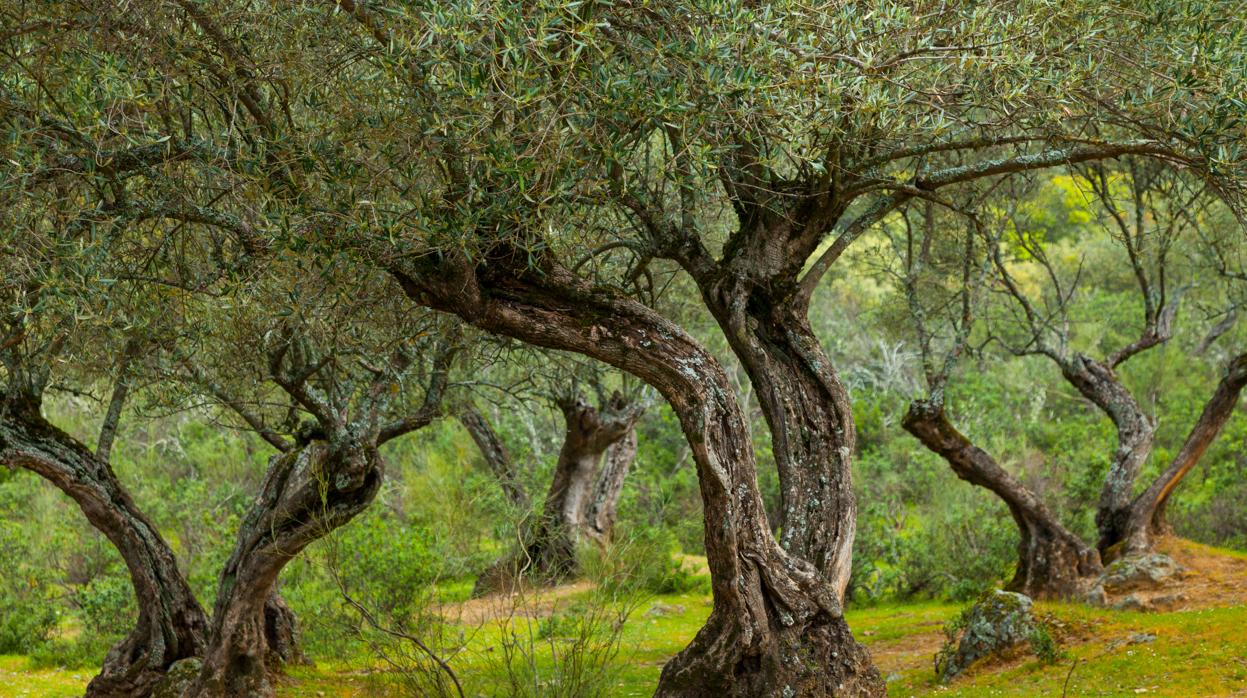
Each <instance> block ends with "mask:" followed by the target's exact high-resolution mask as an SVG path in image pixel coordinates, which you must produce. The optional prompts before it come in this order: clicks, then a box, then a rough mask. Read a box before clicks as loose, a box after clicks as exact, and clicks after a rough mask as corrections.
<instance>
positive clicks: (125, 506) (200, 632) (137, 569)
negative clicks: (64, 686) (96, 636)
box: [0, 405, 208, 698]
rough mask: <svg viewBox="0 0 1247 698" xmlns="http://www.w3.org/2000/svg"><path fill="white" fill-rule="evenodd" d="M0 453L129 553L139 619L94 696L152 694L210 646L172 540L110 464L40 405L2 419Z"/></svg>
mask: <svg viewBox="0 0 1247 698" xmlns="http://www.w3.org/2000/svg"><path fill="white" fill-rule="evenodd" d="M0 458H2V459H3V461H4V463H6V464H7V465H9V466H10V467H14V466H16V467H22V468H26V469H28V470H31V471H33V472H35V473H37V474H39V475H40V476H42V477H43V478H44V479H46V480H48V481H49V482H51V483H52V484H53V485H55V486H56V487H57V488H58V489H60V490H61V491H62V492H64V493H65V494H66V495H68V496H69V497H70V498H71V499H73V500H74V502H75V503H76V504H77V505H78V507H79V508H80V509H81V510H82V513H83V514H85V515H86V517H87V520H88V521H90V522H91V525H92V526H94V527H95V528H96V529H97V530H99V531H100V532H101V533H103V534H104V536H105V537H107V538H108V540H109V541H110V542H112V544H113V545H114V546H116V548H117V551H118V552H119V553H120V554H121V558H122V560H124V561H125V564H126V569H127V570H128V571H129V573H130V581H131V583H132V584H133V586H134V594H135V598H136V600H137V605H138V612H139V614H138V622H137V623H136V624H135V627H134V628H133V629H132V630H131V631H130V633H129V634H128V635H127V636H126V637H125V639H123V640H122V641H121V642H119V643H118V644H117V645H116V646H114V647H113V648H112V649H110V650H109V652H108V655H107V657H105V659H104V665H103V667H102V669H101V671H100V673H99V675H98V676H96V677H95V678H93V679H92V680H91V683H90V684H89V685H88V686H87V695H88V696H117V697H118V698H120V697H122V696H125V697H126V698H129V697H131V696H146V695H148V694H149V693H150V691H151V689H152V686H153V685H154V684H155V683H156V682H157V681H159V680H160V679H161V678H162V677H163V676H164V673H165V671H166V670H167V669H168V668H169V665H170V664H172V663H174V662H176V661H177V660H179V659H184V658H187V657H194V656H197V655H199V654H201V653H202V652H203V649H204V640H205V637H206V634H207V628H208V621H207V618H206V616H205V615H204V611H203V608H202V607H201V606H200V605H199V602H198V601H197V600H196V599H195V596H194V594H192V593H191V590H190V586H189V585H188V584H187V583H186V579H185V578H184V577H183V576H182V573H181V572H180V571H179V570H178V567H177V560H176V558H175V557H174V555H173V551H172V550H171V549H170V548H169V545H168V543H166V542H165V540H164V538H162V537H161V535H160V532H159V531H157V530H156V527H155V525H154V524H152V522H151V521H150V520H149V519H148V518H147V517H146V516H145V515H144V514H143V513H142V512H141V511H140V510H139V509H138V507H137V506H136V505H135V503H134V500H133V499H132V498H131V497H130V494H129V493H128V492H127V491H126V489H125V488H124V487H123V486H122V485H121V483H120V482H119V481H118V480H117V476H116V475H115V474H114V473H113V470H112V468H111V467H110V466H109V464H108V463H107V462H105V461H103V460H101V459H99V458H97V457H96V456H95V454H93V453H91V451H90V450H88V449H87V448H86V447H85V446H84V445H82V444H81V443H79V442H78V441H77V440H76V439H74V438H73V437H71V436H69V435H68V434H66V433H65V432H63V431H61V430H60V429H57V428H56V427H54V426H52V425H51V424H49V423H48V422H47V421H45V420H44V419H43V418H42V416H40V415H39V411H38V407H37V406H28V407H26V408H24V409H23V407H22V406H20V405H19V406H13V407H11V408H10V409H9V410H8V411H7V412H6V413H5V414H4V418H3V419H2V420H0Z"/></svg>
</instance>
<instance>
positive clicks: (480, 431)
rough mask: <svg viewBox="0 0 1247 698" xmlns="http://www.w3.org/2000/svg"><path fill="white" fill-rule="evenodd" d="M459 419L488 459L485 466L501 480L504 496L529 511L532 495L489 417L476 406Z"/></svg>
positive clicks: (461, 414)
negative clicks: (529, 497)
mask: <svg viewBox="0 0 1247 698" xmlns="http://www.w3.org/2000/svg"><path fill="white" fill-rule="evenodd" d="M457 416H458V418H459V423H460V424H462V425H463V428H464V429H466V430H467V432H468V435H469V436H471V437H472V441H473V442H474V443H475V444H476V447H477V448H478V449H479V450H480V452H481V457H483V458H484V459H485V465H486V466H487V467H488V468H489V470H490V472H492V473H493V474H494V477H495V478H497V480H498V484H499V486H501V487H502V492H503V494H505V495H506V497H507V499H508V500H509V501H510V502H511V503H512V504H514V505H515V506H516V507H518V508H520V509H526V508H527V507H528V494H527V493H525V492H524V487H523V485H521V484H520V480H519V473H518V472H517V471H518V469H517V467H516V464H515V461H514V460H513V459H512V458H511V453H510V452H509V451H507V447H506V444H504V443H503V442H502V437H500V436H499V435H498V432H496V431H494V428H493V427H492V426H490V424H489V420H488V419H486V418H485V415H483V414H481V412H480V410H478V409H476V407H475V406H473V405H468V406H467V407H465V408H463V409H462V410H460V411H459V414H458V415H457Z"/></svg>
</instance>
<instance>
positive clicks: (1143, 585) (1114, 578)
mask: <svg viewBox="0 0 1247 698" xmlns="http://www.w3.org/2000/svg"><path fill="white" fill-rule="evenodd" d="M1184 570H1185V568H1184V567H1182V565H1179V564H1178V563H1177V562H1176V561H1175V560H1174V559H1173V558H1171V557H1169V556H1168V555H1162V554H1160V553H1148V554H1147V555H1130V556H1127V557H1123V558H1120V559H1117V560H1114V561H1113V562H1112V564H1110V565H1109V566H1108V567H1106V568H1105V569H1104V574H1103V575H1102V576H1101V577H1100V583H1101V585H1102V586H1103V587H1104V589H1105V591H1107V592H1109V593H1110V594H1121V593H1126V592H1130V591H1136V590H1139V589H1155V588H1156V587H1159V586H1161V585H1162V584H1164V583H1165V582H1167V581H1169V580H1170V579H1172V578H1173V577H1175V576H1177V575H1178V574H1180V573H1181V572H1183V571H1184Z"/></svg>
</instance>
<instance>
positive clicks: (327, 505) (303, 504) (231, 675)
mask: <svg viewBox="0 0 1247 698" xmlns="http://www.w3.org/2000/svg"><path fill="white" fill-rule="evenodd" d="M382 474H383V465H382V462H381V457H380V454H379V453H378V452H377V450H376V448H375V446H372V445H367V444H362V443H361V442H360V441H359V440H358V439H353V438H347V439H343V440H341V441H340V442H335V443H327V442H324V441H313V442H311V443H309V444H306V445H304V446H302V447H300V448H296V449H293V450H291V451H289V452H287V453H282V454H280V455H277V456H274V457H273V459H272V460H271V461H270V463H269V470H268V475H267V476H266V478H265V480H264V485H263V487H262V488H261V491H260V494H259V496H258V497H257V498H256V500H255V502H254V503H253V504H252V506H251V509H250V510H249V511H248V513H247V516H246V518H245V519H244V521H243V523H242V526H241V527H240V529H239V532H238V539H237V542H236V543H235V546H234V551H233V553H232V554H231V555H230V557H229V560H228V561H226V563H225V568H224V569H223V570H222V572H221V582H220V587H219V590H218V592H217V601H216V606H215V609H214V612H213V617H212V632H211V635H210V638H211V639H210V641H209V644H208V647H207V649H206V651H205V652H204V656H203V667H202V669H201V670H200V674H199V677H198V678H197V679H196V682H195V684H194V685H193V686H192V687H191V689H190V690H189V691H188V692H187V694H186V696H187V698H224V697H226V696H271V695H273V688H272V685H271V684H270V682H269V676H268V666H267V665H268V660H269V656H270V654H274V653H275V654H280V652H281V651H282V650H281V648H280V647H273V646H272V645H271V644H270V637H272V635H270V632H269V627H270V620H271V619H272V620H280V619H281V617H282V616H283V615H285V614H284V613H283V612H282V611H281V610H280V609H276V608H273V607H272V604H271V603H270V602H271V599H272V596H273V591H274V588H275V585H276V582H277V577H278V575H279V574H280V572H281V570H282V568H283V567H285V565H286V563H288V562H289V561H290V560H291V559H293V558H294V556H295V555H297V554H298V553H299V552H300V551H301V550H303V548H305V547H307V545H308V544H310V543H311V542H313V541H315V540H317V539H319V538H322V537H324V536H326V535H328V534H329V533H330V532H331V531H333V530H334V529H336V528H338V527H340V526H342V525H344V524H346V523H347V522H349V521H350V520H351V519H353V518H354V517H355V516H356V515H358V514H359V513H360V512H362V511H363V510H364V509H365V508H366V507H367V506H368V504H369V503H371V502H372V499H373V497H375V496H376V493H377V489H378V488H379V487H380V484H381V477H382ZM277 636H278V637H280V633H278V634H277ZM277 641H280V640H277Z"/></svg>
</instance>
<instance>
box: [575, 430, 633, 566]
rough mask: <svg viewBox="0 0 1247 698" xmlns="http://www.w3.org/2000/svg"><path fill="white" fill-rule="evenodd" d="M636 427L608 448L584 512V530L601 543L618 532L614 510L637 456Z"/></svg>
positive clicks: (616, 508) (617, 505)
mask: <svg viewBox="0 0 1247 698" xmlns="http://www.w3.org/2000/svg"><path fill="white" fill-rule="evenodd" d="M636 451H637V439H636V429H635V428H631V429H628V431H627V433H625V434H624V435H623V437H622V438H620V439H619V440H618V441H616V442H615V443H613V444H611V447H610V448H608V449H606V461H605V462H604V463H603V465H602V474H601V475H599V476H598V481H597V485H596V486H595V487H594V488H593V497H592V498H591V499H590V501H589V511H588V513H587V514H586V516H585V533H586V534H587V535H588V536H590V537H591V538H593V540H595V541H596V542H597V543H598V544H599V545H605V544H606V543H609V542H610V541H611V538H612V537H614V534H615V513H616V511H617V510H618V508H619V495H620V494H622V493H623V485H624V480H625V479H627V477H628V471H629V470H631V469H632V463H633V461H635V460H636Z"/></svg>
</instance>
